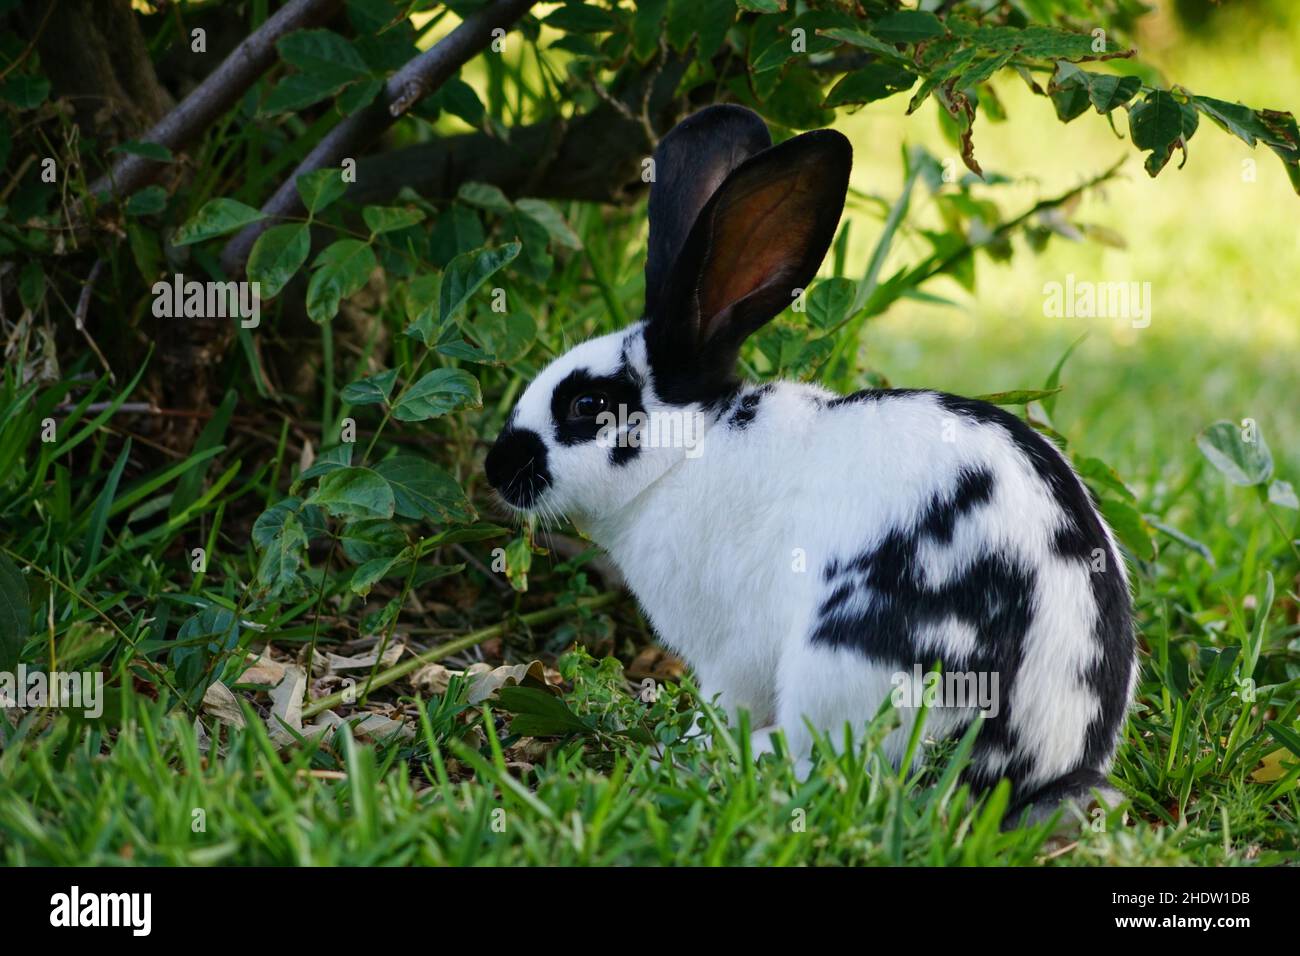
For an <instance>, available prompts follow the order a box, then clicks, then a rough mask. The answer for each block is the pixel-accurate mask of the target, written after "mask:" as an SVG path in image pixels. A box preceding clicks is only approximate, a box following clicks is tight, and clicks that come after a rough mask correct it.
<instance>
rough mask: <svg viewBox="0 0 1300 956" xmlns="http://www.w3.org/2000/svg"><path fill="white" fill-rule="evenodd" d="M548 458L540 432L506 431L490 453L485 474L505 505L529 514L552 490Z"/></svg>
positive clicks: (524, 429)
mask: <svg viewBox="0 0 1300 956" xmlns="http://www.w3.org/2000/svg"><path fill="white" fill-rule="evenodd" d="M546 458H547V455H546V444H545V443H544V442H543V441H542V439H541V436H540V435H538V434H537V432H535V431H532V430H530V429H527V428H507V429H506V430H505V431H503V432H502V433H501V434H500V435H498V436H497V440H496V444H494V445H493V446H492V449H491V450H490V451H489V452H488V454H487V460H486V461H485V462H484V471H485V472H486V473H487V480H488V483H489V484H490V485H491V486H492V487H493V488H495V489H496V490H497V493H498V494H500V495H501V498H502V500H504V501H505V503H506V504H508V505H510V506H511V507H512V508H518V509H519V510H521V511H527V510H530V509H531V508H533V507H534V506H535V505H536V504H537V499H538V498H540V497H541V495H542V492H544V491H545V490H546V489H547V488H549V487H551V484H552V481H551V473H550V470H549V469H548V468H547V462H546Z"/></svg>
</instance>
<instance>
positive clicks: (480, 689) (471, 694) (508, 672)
mask: <svg viewBox="0 0 1300 956" xmlns="http://www.w3.org/2000/svg"><path fill="white" fill-rule="evenodd" d="M475 666H477V665H475ZM467 673H470V674H473V673H474V668H473V667H471V668H470V669H469V671H467ZM516 684H526V685H528V686H530V687H536V688H538V689H539V690H549V691H550V692H551V693H553V694H555V695H557V696H558V695H559V693H560V690H559V688H557V687H554V686H553V685H551V684H550V683H549V682H548V681H547V679H546V666H545V665H544V664H543V663H542V662H541V661H529V662H528V663H527V664H505V665H502V666H501V667H493V668H491V669H489V670H488V671H487V672H486V673H484V672H482V671H480V672H479V673H478V674H475V675H474V678H473V681H472V682H471V683H470V685H469V691H468V695H467V698H466V699H467V700H468V701H469V702H470V703H471V704H481V703H482V702H483V701H485V700H487V699H488V698H489V697H492V696H494V695H495V694H496V692H497V691H498V690H500V689H501V688H502V687H513V686H514V685H516Z"/></svg>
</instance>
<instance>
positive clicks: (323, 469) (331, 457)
mask: <svg viewBox="0 0 1300 956" xmlns="http://www.w3.org/2000/svg"><path fill="white" fill-rule="evenodd" d="M350 464H352V446H351V445H350V444H344V445H335V446H334V447H333V448H326V449H325V450H324V451H322V452H321V453H320V454H319V455H317V456H316V462H315V463H314V464H313V465H312V466H311V467H310V468H308V469H307V470H306V471H304V472H303V473H302V474H301V475H299V476H298V477H297V479H295V480H296V481H310V480H311V479H312V478H319V477H320V476H321V475H328V474H329V473H330V472H331V471H336V470H338V469H339V468H346V467H348V466H349V465H350Z"/></svg>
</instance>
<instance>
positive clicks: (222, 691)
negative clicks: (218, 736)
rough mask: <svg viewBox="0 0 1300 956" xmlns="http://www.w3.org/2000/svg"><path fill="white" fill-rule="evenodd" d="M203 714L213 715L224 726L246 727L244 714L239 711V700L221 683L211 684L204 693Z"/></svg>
mask: <svg viewBox="0 0 1300 956" xmlns="http://www.w3.org/2000/svg"><path fill="white" fill-rule="evenodd" d="M203 712H204V713H205V714H211V715H212V716H213V717H215V718H217V720H219V721H221V722H222V723H223V724H230V725H232V726H234V727H243V726H244V712H243V711H242V710H240V709H239V698H238V697H236V696H235V694H234V692H233V691H232V690H231V689H230V688H229V687H227V686H226V685H225V684H223V683H221V681H216V682H214V683H212V684H209V685H208V689H207V690H205V691H204V692H203Z"/></svg>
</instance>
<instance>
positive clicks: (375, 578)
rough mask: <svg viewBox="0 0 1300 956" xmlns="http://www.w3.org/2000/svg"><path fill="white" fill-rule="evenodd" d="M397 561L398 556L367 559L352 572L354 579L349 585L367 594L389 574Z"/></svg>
mask: <svg viewBox="0 0 1300 956" xmlns="http://www.w3.org/2000/svg"><path fill="white" fill-rule="evenodd" d="M396 563H397V559H396V558H375V559H374V560H373V561H367V562H366V563H365V564H363V565H361V566H360V567H359V568H357V569H356V571H354V572H353V573H352V580H351V581H350V582H348V587H349V588H351V589H352V591H353V592H354V593H356V594H360V595H363V596H364V595H366V594H369V593H370V589H371V588H372V587H374V586H375V585H376V584H378V583H379V582H380V581H381V580H383V579H384V578H385V577H387V576H388V573H389V572H390V571H391V570H392V569H393V565H394V564H396Z"/></svg>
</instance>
